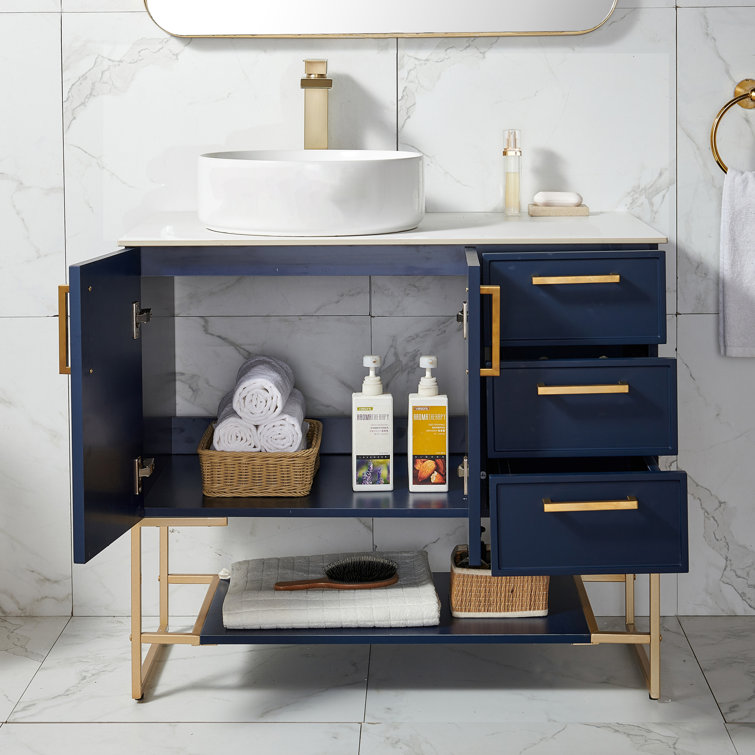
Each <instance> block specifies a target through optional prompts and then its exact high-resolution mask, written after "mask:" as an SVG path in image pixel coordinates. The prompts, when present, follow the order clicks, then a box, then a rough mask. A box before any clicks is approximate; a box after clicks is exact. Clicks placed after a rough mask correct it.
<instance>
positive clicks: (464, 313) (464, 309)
mask: <svg viewBox="0 0 755 755" xmlns="http://www.w3.org/2000/svg"><path fill="white" fill-rule="evenodd" d="M468 317H469V305H468V304H467V302H462V304H461V309H460V310H459V311H458V312H457V313H456V322H460V323H461V330H462V333H463V334H464V340H465V341H466V340H467V322H468Z"/></svg>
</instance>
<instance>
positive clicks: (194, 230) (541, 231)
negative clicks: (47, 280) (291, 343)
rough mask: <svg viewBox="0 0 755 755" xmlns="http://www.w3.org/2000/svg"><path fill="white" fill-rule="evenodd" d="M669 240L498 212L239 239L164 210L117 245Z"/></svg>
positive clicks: (623, 215) (627, 219)
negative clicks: (336, 232)
mask: <svg viewBox="0 0 755 755" xmlns="http://www.w3.org/2000/svg"><path fill="white" fill-rule="evenodd" d="M667 241H668V239H667V238H666V237H665V236H663V235H662V234H660V233H658V231H656V230H654V229H653V228H651V227H650V226H649V225H646V224H645V223H643V222H642V221H641V220H638V219H637V218H635V217H634V216H632V215H630V214H629V213H627V212H596V213H595V214H593V215H588V216H586V217H585V216H576V217H553V218H531V217H529V215H527V214H526V213H525V214H522V215H520V216H519V217H506V216H505V215H503V214H502V213H497V212H430V213H427V214H426V215H425V217H424V219H423V220H422V222H421V223H420V225H419V226H418V227H417V228H415V229H414V230H411V231H401V232H399V233H386V234H380V235H375V236H317V237H293V236H287V237H281V236H242V235H237V234H230V233H219V232H217V231H209V230H207V229H206V228H204V227H203V226H201V225H200V223H199V221H198V220H197V216H196V215H195V214H194V213H193V212H170V213H169V212H166V213H161V214H159V215H155V216H154V217H152V218H150V219H149V220H146V221H145V222H143V223H141V224H139V225H138V226H136V227H135V228H133V229H131V230H130V231H129V232H128V233H126V234H125V235H124V236H123V237H122V238H120V239H119V241H118V243H119V244H120V245H121V246H355V245H359V246H374V245H387V244H388V245H396V246H398V245H412V244H416V245H420V244H472V245H483V244H611V243H614V244H632V243H634V244H664V243H666V242H667Z"/></svg>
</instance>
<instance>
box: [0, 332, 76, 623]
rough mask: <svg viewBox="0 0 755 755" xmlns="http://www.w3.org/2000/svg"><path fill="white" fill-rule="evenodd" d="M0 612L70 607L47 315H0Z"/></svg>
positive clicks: (46, 612)
mask: <svg viewBox="0 0 755 755" xmlns="http://www.w3.org/2000/svg"><path fill="white" fill-rule="evenodd" d="M0 343H2V345H3V358H2V359H0V427H2V428H3V437H4V441H3V452H2V454H1V455H0V485H1V486H2V495H0V522H2V525H0V615H5V616H35V615H36V616H60V615H68V614H69V613H70V611H71V581H70V580H71V541H70V532H71V528H70V519H69V517H70V501H69V492H68V490H69V482H68V480H69V469H68V453H69V449H68V396H67V393H68V381H67V379H66V378H65V377H63V376H61V375H58V333H57V322H56V320H54V319H53V318H41V317H23V318H22V317H19V318H0Z"/></svg>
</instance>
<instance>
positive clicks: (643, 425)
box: [488, 357, 677, 458]
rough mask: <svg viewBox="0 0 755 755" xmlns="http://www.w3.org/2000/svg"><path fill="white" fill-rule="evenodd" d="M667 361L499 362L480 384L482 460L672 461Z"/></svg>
mask: <svg viewBox="0 0 755 755" xmlns="http://www.w3.org/2000/svg"><path fill="white" fill-rule="evenodd" d="M676 446H677V417H676V361H675V360H674V359H661V358H655V357H653V358H638V359H586V360H563V359H560V360H546V361H542V362H539V361H538V362H502V363H501V374H500V376H499V377H493V378H489V379H488V456H490V457H493V458H497V457H503V456H624V455H626V456H642V455H654V456H655V455H664V454H675V453H676Z"/></svg>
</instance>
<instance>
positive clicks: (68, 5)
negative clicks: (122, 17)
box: [58, 0, 147, 13]
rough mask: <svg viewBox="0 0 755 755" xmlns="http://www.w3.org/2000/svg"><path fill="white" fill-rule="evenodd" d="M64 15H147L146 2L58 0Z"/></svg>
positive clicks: (142, 0)
mask: <svg viewBox="0 0 755 755" xmlns="http://www.w3.org/2000/svg"><path fill="white" fill-rule="evenodd" d="M58 2H62V4H63V12H64V13H81V12H95V11H96V12H99V13H105V12H107V13H114V12H120V11H141V12H142V13H146V12H147V11H146V8H145V0H58Z"/></svg>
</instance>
